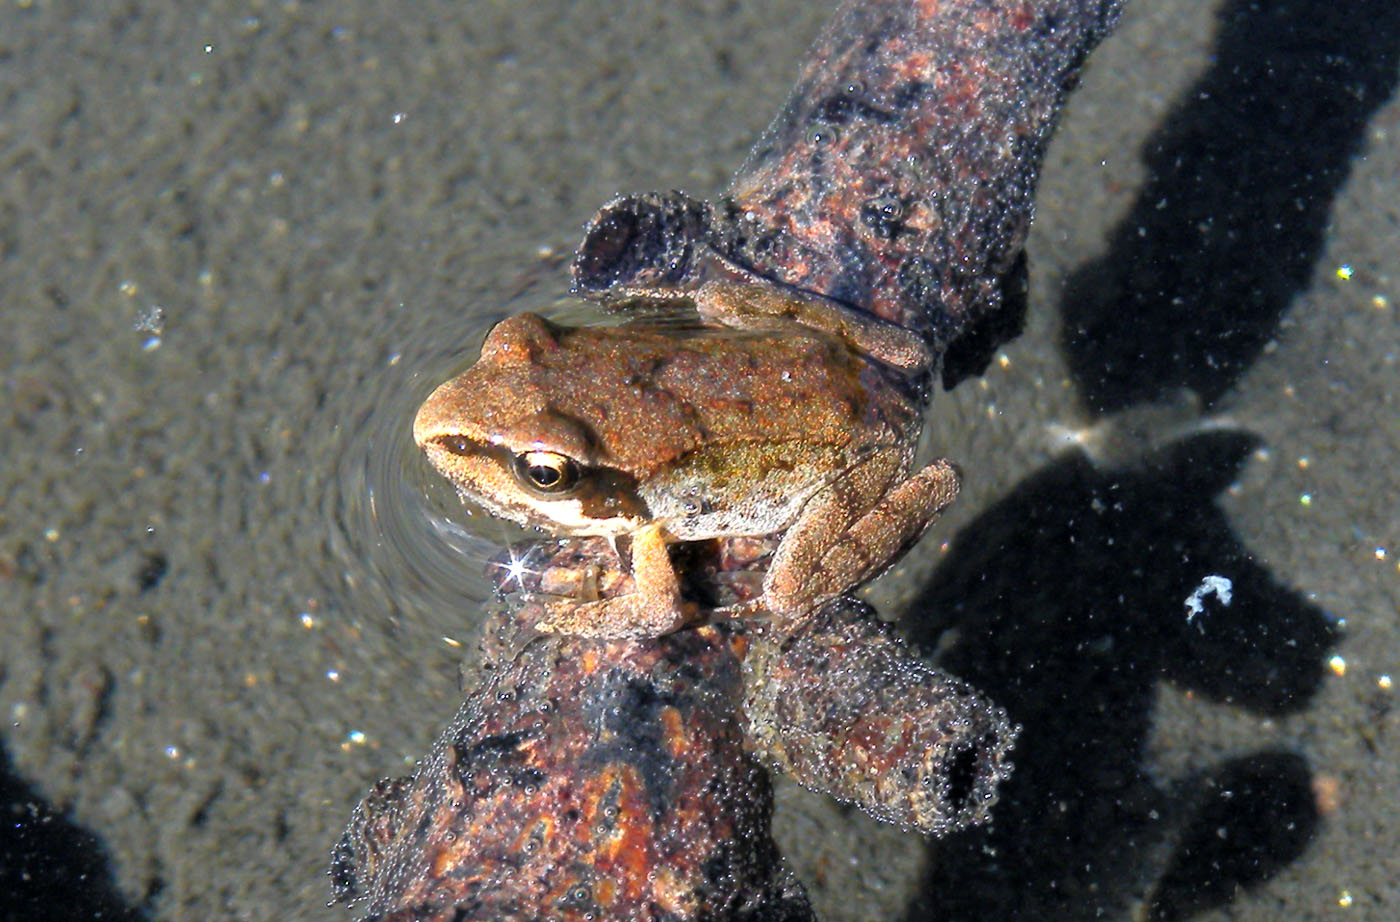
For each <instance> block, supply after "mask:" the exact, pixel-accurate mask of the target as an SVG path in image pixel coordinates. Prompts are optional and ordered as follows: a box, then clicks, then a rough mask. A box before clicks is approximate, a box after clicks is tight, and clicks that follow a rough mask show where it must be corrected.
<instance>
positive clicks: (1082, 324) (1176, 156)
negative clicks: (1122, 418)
mask: <svg viewBox="0 0 1400 922" xmlns="http://www.w3.org/2000/svg"><path fill="white" fill-rule="evenodd" d="M1397 50H1400V3H1396V2H1395V0H1356V2H1350V3H1337V2H1332V0H1234V2H1231V3H1229V4H1227V5H1226V7H1225V9H1224V10H1223V11H1222V13H1221V15H1220V35H1219V38H1218V41H1217V45H1216V48H1215V53H1214V61H1215V63H1214V66H1213V67H1212V68H1211V69H1210V70H1209V71H1208V72H1207V73H1206V75H1205V76H1204V77H1203V78H1202V79H1201V80H1200V82H1198V83H1197V84H1196V85H1195V86H1194V87H1192V89H1191V91H1190V93H1189V94H1188V95H1187V96H1186V97H1185V99H1184V100H1183V101H1182V102H1181V103H1179V104H1178V106H1177V108H1176V109H1175V111H1174V112H1173V113H1172V114H1171V115H1170V116H1169V117H1168V119H1167V121H1166V123H1165V125H1164V126H1163V128H1162V129H1161V131H1160V132H1159V133H1158V134H1157V136H1156V137H1155V138H1154V139H1153V140H1152V141H1151V142H1150V143H1149V145H1148V147H1147V150H1146V152H1145V154H1144V158H1145V160H1146V163H1147V166H1148V167H1149V169H1150V179H1149V180H1148V182H1147V185H1146V187H1145V188H1144V189H1143V192H1142V194H1141V196H1140V197H1139V199H1138V201H1137V203H1136V205H1135V206H1134V207H1133V209H1132V211H1131V212H1130V214H1129V215H1128V217H1127V218H1126V219H1125V220H1124V221H1123V222H1122V224H1120V225H1119V226H1118V228H1117V229H1116V230H1115V231H1114V232H1113V233H1112V235H1111V237H1110V246H1109V251H1108V254H1107V255H1106V256H1105V257H1104V259H1103V260H1101V261H1099V262H1097V263H1094V264H1092V265H1090V266H1088V267H1086V268H1084V269H1082V270H1080V271H1079V272H1077V273H1076V274H1075V275H1074V277H1073V278H1072V279H1071V281H1070V282H1069V284H1068V286H1067V289H1066V292H1065V295H1064V299H1063V302H1062V307H1061V310H1062V315H1063V319H1064V327H1063V334H1062V335H1063V338H1064V342H1065V347H1066V350H1067V352H1068V359H1069V363H1070V366H1071V369H1072V371H1073V373H1074V376H1075V378H1076V380H1077V382H1078V384H1079V389H1080V393H1081V394H1082V395H1083V399H1084V401H1085V403H1086V404H1087V406H1088V407H1089V408H1090V409H1091V410H1093V411H1094V412H1108V411H1112V410H1116V409H1121V408H1123V407H1126V406H1129V405H1132V404H1135V403H1139V402H1143V401H1150V400H1154V399H1157V398H1159V397H1161V396H1162V395H1164V394H1166V393H1169V392H1171V391H1173V390H1176V389H1179V388H1181V387H1187V388H1190V389H1192V390H1194V391H1195V392H1196V393H1197V394H1199V395H1200V396H1201V397H1202V398H1203V400H1204V401H1205V403H1206V405H1207V406H1209V405H1210V404H1211V403H1212V402H1213V401H1215V400H1217V399H1218V398H1219V397H1220V396H1221V395H1222V394H1223V393H1225V391H1227V390H1228V389H1229V388H1230V387H1232V386H1233V385H1234V383H1235V382H1236V381H1237V380H1238V378H1239V376H1240V374H1241V373H1242V372H1243V371H1244V370H1245V369H1246V368H1247V367H1248V366H1249V365H1250V364H1251V363H1252V362H1253V361H1254V360H1255V358H1256V357H1257V356H1258V354H1259V352H1260V350H1261V349H1263V348H1264V346H1265V345H1266V344H1267V343H1268V342H1269V341H1270V340H1271V339H1272V338H1273V337H1274V335H1275V333H1276V331H1277V329H1278V325H1279V320H1280V318H1281V317H1282V315H1283V313H1284V311H1285V310H1287V309H1288V307H1289V305H1290V303H1291V302H1292V300H1293V299H1294V297H1295V296H1296V295H1297V294H1298V293H1299V292H1300V291H1302V290H1303V288H1304V287H1305V286H1306V285H1307V283H1308V280H1309V277H1310V275H1311V273H1312V271H1313V267H1314V264H1315V263H1316V261H1317V259H1318V257H1319V255H1320V254H1321V251H1322V244H1323V234H1324V231H1325V229H1326V225H1327V221H1328V215H1329V210H1330V208H1331V205H1332V201H1333V198H1334V196H1335V195H1336V193H1337V190H1338V189H1339V188H1340V187H1341V185H1342V183H1343V182H1344V181H1345V180H1346V178H1347V175H1348V173H1349V171H1350V168H1351V161H1352V158H1353V157H1355V156H1356V154H1357V153H1358V151H1359V150H1360V149H1361V146H1362V143H1363V141H1364V136H1365V131H1366V125H1367V121H1368V119H1369V118H1370V117H1371V115H1372V114H1373V113H1374V112H1375V111H1376V109H1378V108H1379V107H1380V106H1381V105H1383V104H1384V103H1385V102H1386V101H1387V100H1388V99H1389V98H1390V96H1391V95H1392V93H1394V91H1395V88H1396V83H1397V80H1400V59H1398V57H1397Z"/></svg>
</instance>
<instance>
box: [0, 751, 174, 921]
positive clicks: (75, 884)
mask: <svg viewBox="0 0 1400 922" xmlns="http://www.w3.org/2000/svg"><path fill="white" fill-rule="evenodd" d="M0 816H3V819H4V823H3V826H0V919H53V920H65V919H72V920H75V922H76V920H80V919H81V920H107V922H143V920H146V919H147V918H148V916H147V914H146V912H145V911H144V910H143V909H142V908H140V907H133V906H129V905H127V904H126V903H125V902H124V901H123V900H122V898H121V895H120V894H119V893H118V892H117V889H116V885H115V884H114V883H113V875H112V869H111V865H110V862H109V859H108V856H107V852H106V849H105V847H104V845H103V843H102V842H101V840H99V839H98V838H97V837H96V836H94V835H93V834H92V833H91V832H88V831H87V830H86V829H83V828H82V827H80V826H78V825H77V824H75V823H74V822H73V821H72V820H70V819H69V818H68V817H66V816H64V815H62V814H61V813H60V812H58V811H56V810H55V809H54V808H53V807H52V806H51V805H50V804H49V803H48V802H47V801H46V800H44V799H43V798H42V797H41V796H40V795H39V794H38V793H37V792H36V791H35V790H34V789H33V788H32V787H31V786H30V785H29V783H28V782H26V781H25V780H24V779H23V778H21V777H19V775H17V774H16V773H15V771H14V768H13V767H12V766H11V765H10V759H9V755H8V753H6V751H5V747H4V744H3V741H0Z"/></svg>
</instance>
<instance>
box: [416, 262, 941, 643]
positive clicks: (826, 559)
mask: <svg viewBox="0 0 1400 922" xmlns="http://www.w3.org/2000/svg"><path fill="white" fill-rule="evenodd" d="M686 303H687V304H688V305H689V306H690V307H691V308H693V310H692V313H691V315H690V316H689V317H688V318H684V317H683V318H681V319H679V320H678V319H676V317H675V316H669V315H668V316H666V317H663V318H651V319H642V320H634V321H633V322H630V323H627V324H624V325H622V326H584V327H564V326H558V325H555V324H552V323H550V322H548V321H546V320H544V319H543V318H541V317H539V316H536V315H533V314H521V315H518V316H515V317H511V318H509V319H507V320H504V321H502V322H501V323H500V324H498V325H497V326H496V327H495V328H494V329H493V330H492V331H491V332H490V334H489V335H488V336H487V338H486V342H485V344H484V345H483V346H482V351H481V357H480V359H479V360H478V361H477V362H476V364H474V365H473V366H472V367H470V368H469V369H467V370H466V371H465V372H464V373H462V374H461V375H459V376H458V377H456V378H453V379H452V380H450V381H448V382H447V383H446V384H443V385H442V386H441V387H439V388H438V389H437V390H436V391H435V392H434V393H433V394H432V396H430V397H429V398H428V400H427V401H426V402H425V403H424V404H423V406H422V408H421V409H419V411H418V416H417V419H416V420H415V422H414V427H413V433H414V438H415V440H416V441H417V442H418V444H419V445H420V446H421V447H422V448H423V450H424V451H425V452H426V454H427V456H428V459H429V461H430V462H431V463H432V465H433V466H434V467H435V468H437V470H438V471H440V472H441V473H442V474H443V475H444V476H446V477H447V478H448V479H449V480H450V481H451V482H452V483H453V484H455V485H456V487H457V488H458V490H459V492H460V493H461V494H462V496H463V497H464V498H465V499H467V500H469V501H472V502H475V503H478V504H480V505H481V506H483V507H485V508H486V509H487V510H489V511H490V512H492V513H494V514H496V515H499V516H502V517H504V518H508V519H511V520H514V521H516V522H519V523H521V524H523V525H527V526H534V527H538V528H540V529H542V530H545V531H548V532H550V533H553V534H555V535H560V536H605V537H608V538H611V539H613V540H614V541H615V542H617V543H618V546H619V549H620V550H622V551H623V552H624V554H625V556H626V557H627V559H629V560H630V566H631V569H632V575H633V577H634V580H635V584H636V588H635V591H634V592H631V593H628V594H626V595H622V596H619V597H616V598H608V599H594V600H576V599H560V600H558V601H556V602H555V603H553V604H551V605H550V606H548V607H547V608H546V611H547V612H548V615H547V617H546V618H545V619H543V620H542V621H541V622H540V624H539V625H537V627H538V628H539V629H540V630H542V631H549V632H563V633H572V634H580V635H587V636H594V637H627V636H656V635H660V634H664V633H667V632H669V631H672V630H675V629H677V628H679V627H681V626H682V625H683V624H685V623H686V622H687V621H690V620H693V619H694V617H695V614H696V613H695V612H694V610H693V606H688V605H686V604H683V603H682V601H681V597H680V591H679V588H678V580H677V576H676V571H675V569H674V567H673V566H672V563H671V559H670V556H669V553H668V550H667V545H668V544H671V543H674V542H689V541H701V540H707V539H712V538H727V537H736V536H749V535H755V536H756V535H770V534H775V533H776V534H780V535H781V537H780V540H779V541H778V544H777V548H776V550H775V551H774V554H773V557H772V560H771V562H770V564H769V566H768V569H767V572H766V574H765V576H764V579H763V592H762V594H761V596H760V597H759V598H758V599H755V600H753V601H751V602H748V603H744V604H742V605H738V606H731V607H729V608H727V609H722V610H721V615H723V616H769V617H774V618H777V619H779V620H781V621H792V620H794V619H800V618H801V617H802V616H804V615H806V614H807V613H809V612H810V611H812V610H813V609H814V608H816V607H817V606H818V605H819V604H820V603H822V602H824V601H826V600H828V599H831V598H834V597H835V596H838V595H840V594H842V593H844V592H846V591H847V590H849V589H851V588H853V587H855V586H857V585H859V584H861V583H863V582H865V581H866V580H868V579H870V578H871V577H873V576H874V575H876V574H877V573H878V572H880V571H881V570H883V569H884V568H885V567H886V566H888V565H889V564H890V563H891V562H892V561H893V560H894V559H895V558H896V557H898V555H899V554H900V553H901V552H902V551H903V550H904V549H905V548H907V547H908V546H909V545H910V544H911V543H912V542H913V541H914V540H915V539H916V538H917V537H918V536H919V535H920V534H921V533H922V531H923V530H924V528H925V527H927V526H928V524H929V523H930V522H932V521H933V519H934V518H935V517H936V516H937V515H938V513H939V511H940V510H941V509H943V508H944V507H945V506H946V505H947V504H948V503H949V502H951V501H952V499H953V497H954V496H955V495H956V493H957V488H958V479H957V474H956V473H955V471H954V470H953V468H952V466H951V465H950V464H948V463H947V462H946V461H941V460H940V461H936V462H934V463H932V464H930V465H929V466H927V467H925V468H923V469H922V470H919V471H917V472H914V473H913V474H912V475H911V473H910V469H911V466H912V463H913V455H914V443H915V441H916V440H917V438H918V431H919V426H920V422H921V414H920V409H919V407H920V404H919V400H918V398H917V395H916V392H915V390H914V389H912V388H911V387H910V385H909V381H908V379H907V374H906V373H916V372H918V371H920V370H922V369H923V368H924V367H925V366H926V363H927V353H926V352H925V351H924V349H923V346H922V343H921V341H920V340H919V339H918V338H917V337H916V336H914V335H913V334H908V333H905V331H903V330H900V329H899V328H897V327H894V326H892V325H888V324H884V323H882V322H879V321H876V320H873V319H872V318H869V317H863V316H859V315H856V314H854V313H852V312H844V311H843V310H842V309H841V308H840V307H839V306H838V305H834V304H831V303H829V302H826V301H824V300H823V299H820V298H816V297H808V296H804V295H799V294H792V295H789V294H786V293H784V292H782V291H781V290H779V289H777V288H776V287H771V286H759V285H749V284H742V283H736V282H709V283H706V284H704V285H702V286H701V287H700V288H699V289H698V290H697V291H695V292H694V293H693V295H692V296H691V297H690V298H688V299H687V300H686ZM794 318H796V319H794ZM799 321H800V322H799ZM901 368H902V369H903V371H901Z"/></svg>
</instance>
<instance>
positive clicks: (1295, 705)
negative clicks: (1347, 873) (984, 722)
mask: <svg viewBox="0 0 1400 922" xmlns="http://www.w3.org/2000/svg"><path fill="white" fill-rule="evenodd" d="M1255 444H1256V443H1255V440H1254V439H1253V438H1252V437H1251V436H1248V435H1246V434H1243V433H1239V432H1227V431H1210V432H1204V433H1200V434H1197V435H1194V436H1191V437H1188V438H1186V439H1183V440H1182V441H1180V442H1178V443H1176V444H1173V445H1171V446H1169V447H1168V448H1166V449H1164V450H1162V451H1160V452H1158V453H1157V454H1155V455H1152V456H1149V457H1148V458H1146V459H1144V461H1143V463H1142V465H1141V466H1139V467H1136V468H1133V469H1131V470H1117V471H1104V470H1100V469H1097V468H1095V467H1094V466H1093V465H1092V464H1090V463H1089V461H1088V460H1087V459H1085V458H1084V457H1083V456H1081V455H1079V454H1077V453H1076V454H1072V455H1069V456H1067V457H1065V458H1063V459H1062V460H1060V461H1058V462H1057V463H1054V464H1052V465H1051V466H1049V467H1047V468H1046V469H1044V470H1042V471H1041V472H1039V473H1038V474H1036V475H1035V476H1033V477H1031V478H1030V479H1028V480H1026V481H1025V482H1023V483H1022V484H1021V485H1020V486H1019V487H1017V488H1016V489H1015V490H1014V491H1013V492H1012V493H1011V494H1010V495H1008V496H1007V497H1006V498H1004V499H1003V500H1002V501H1001V502H999V503H997V504H996V505H995V506H993V507H991V508H990V509H988V510H987V511H986V512H985V513H984V514H983V515H982V516H980V517H979V518H978V519H977V520H976V521H975V522H974V523H973V524H972V525H970V526H969V527H967V528H966V529H964V530H963V531H961V532H960V533H959V534H958V535H957V537H956V538H955V540H954V542H953V544H952V547H951V549H950V551H949V553H948V555H947V556H946V558H945V559H944V561H943V562H942V564H941V565H940V566H939V568H938V571H937V572H936V573H935V575H934V577H933V579H932V580H931V582H930V585H929V586H928V587H927V589H926V592H925V594H924V596H923V598H922V599H921V602H920V608H919V609H918V610H916V611H914V612H912V613H911V614H910V616H909V617H908V618H907V619H906V622H905V623H906V624H909V625H911V633H912V634H913V635H914V639H916V640H918V641H920V642H922V643H924V644H927V645H934V644H936V643H938V642H939V641H943V642H944V643H945V644H946V646H947V649H946V650H945V656H944V657H943V664H944V665H946V666H947V667H948V668H950V669H951V670H952V671H953V672H955V673H957V674H958V675H960V676H962V677H963V678H965V679H967V680H968V681H970V682H972V683H973V684H974V685H975V686H977V687H978V688H979V689H981V690H982V691H984V692H986V693H987V694H988V695H989V696H990V697H992V698H993V700H996V701H998V702H999V703H1001V704H1003V705H1004V706H1006V707H1007V709H1008V710H1009V711H1010V712H1011V716H1012V719H1013V720H1015V721H1016V722H1018V723H1020V724H1021V725H1022V726H1023V727H1024V730H1023V732H1022V736H1021V738H1020V740H1019V741H1018V743H1017V745H1016V750H1015V752H1014V753H1013V756H1012V758H1013V761H1014V762H1015V765H1016V770H1015V774H1014V775H1013V776H1012V778H1011V781H1010V783H1009V784H1007V785H1005V786H1004V788H1003V799H1002V801H1001V803H999V804H998V805H997V807H996V811H995V817H994V823H993V827H992V828H991V829H990V830H977V831H973V832H971V833H968V834H965V835H962V836H958V837H954V838H952V839H949V840H945V841H943V842H939V843H932V844H931V846H930V847H931V852H932V854H931V857H930V870H929V871H928V872H927V876H926V880H925V882H924V885H923V887H922V889H921V892H922V893H923V894H924V896H923V898H922V899H921V900H920V901H918V902H917V903H916V904H915V905H912V906H910V908H909V911H908V914H907V916H906V918H907V919H909V920H911V922H912V920H916V919H917V920H942V919H947V920H953V919H956V920H960V922H978V920H986V922H992V920H996V922H1007V920H1019V919H1024V920H1037V922H1047V920H1086V922H1087V920H1090V919H1096V918H1101V917H1114V918H1116V917H1121V916H1122V913H1123V911H1124V908H1125V907H1126V906H1128V905H1130V904H1131V903H1132V902H1134V901H1136V900H1142V899H1145V898H1146V895H1147V894H1149V893H1150V892H1151V891H1152V889H1153V888H1154V886H1156V884H1157V882H1158V879H1159V878H1160V877H1161V875H1162V871H1163V867H1164V863H1163V861H1162V860H1160V859H1161V857H1163V852H1164V849H1166V848H1167V843H1168V842H1169V840H1170V839H1171V837H1172V836H1173V835H1175V830H1176V829H1178V828H1179V823H1176V824H1174V823H1173V822H1171V818H1173V817H1176V818H1180V817H1183V816H1185V815H1187V814H1189V813H1190V812H1191V809H1192V806H1193V804H1194V802H1195V800H1196V799H1198V798H1193V797H1192V796H1191V795H1189V794H1188V793H1186V792H1179V791H1174V790H1168V789H1164V788H1162V787H1160V786H1159V785H1158V784H1157V783H1156V782H1155V781H1154V779H1153V778H1151V777H1149V776H1148V774H1147V773H1146V772H1145V770H1144V767H1143V751H1144V747H1145V745H1146V742H1147V739H1148V734H1149V732H1150V730H1151V719H1152V706H1153V702H1154V700H1155V697H1156V695H1157V683H1158V682H1161V681H1167V682H1171V683H1173V684H1175V685H1176V686H1178V687H1180V688H1183V689H1186V690H1189V691H1190V692H1191V693H1193V694H1195V695H1197V696H1200V697H1204V698H1209V699H1211V700H1214V701H1220V702H1228V703H1231V704H1233V705H1234V706H1237V707H1242V708H1247V709H1249V710H1251V711H1254V712H1257V713H1264V714H1273V715H1280V714H1287V713H1291V712H1295V711H1297V710H1299V709H1301V708H1303V707H1305V706H1306V704H1307V703H1308V701H1309V700H1310V699H1311V698H1312V696H1313V695H1314V694H1315V693H1316V691H1317V689H1318V687H1319V685H1320V684H1321V682H1322V679H1323V677H1324V674H1325V672H1326V670H1325V666H1324V661H1325V659H1326V657H1327V656H1328V655H1329V651H1330V650H1331V649H1332V648H1333V647H1334V646H1335V645H1336V643H1337V642H1338V639H1339V638H1338V636H1337V634H1336V632H1335V629H1334V628H1333V627H1332V625H1331V622H1330V620H1329V619H1328V618H1327V617H1326V615H1325V614H1324V613H1323V612H1322V611H1321V610H1319V609H1318V608H1317V607H1316V606H1314V605H1312V604H1311V603H1309V602H1308V601H1307V600H1306V599H1304V598H1303V597H1302V596H1301V595H1300V594H1299V593H1297V592H1296V591H1294V590H1292V589H1290V588H1288V587H1287V586H1285V585H1282V584H1280V583H1279V582H1278V581H1277V580H1275V579H1274V578H1273V577H1272V576H1271V575H1270V574H1269V573H1268V572H1266V571H1265V570H1263V569H1262V568H1260V567H1259V565H1258V564H1256V563H1254V562H1253V560H1252V558H1251V555H1250V554H1249V552H1248V550H1247V549H1246V548H1245V547H1243V546H1242V545H1241V544H1240V543H1239V541H1238V539H1236V538H1235V536H1234V534H1233V533H1232V531H1231V529H1230V527H1229V524H1228V522H1227V521H1226V519H1225V516H1224V514H1223V513H1222V512H1221V511H1220V510H1219V508H1218V507H1217V506H1216V505H1215V503H1214V497H1215V496H1216V494H1217V493H1219V492H1220V491H1221V490H1223V489H1225V488H1226V487H1227V486H1228V485H1229V484H1230V483H1231V482H1232V481H1233V480H1235V479H1236V477H1237V476H1238V473H1239V469H1240V467H1241V465H1242V464H1243V463H1244V462H1245V460H1246V459H1247V458H1248V457H1249V456H1250V454H1251V452H1252V451H1253V449H1254V447H1255ZM1207 576H1222V577H1225V578H1227V579H1228V580H1230V582H1231V587H1232V593H1231V601H1230V603H1229V604H1228V605H1223V604H1221V603H1220V600H1219V599H1218V597H1213V596H1212V597H1207V598H1205V599H1204V600H1203V604H1202V611H1201V612H1200V613H1199V614H1196V615H1192V616H1191V617H1190V618H1188V609H1187V606H1186V600H1187V599H1188V598H1189V597H1191V596H1192V594H1193V592H1194V591H1195V590H1196V589H1197V588H1198V587H1199V586H1200V585H1201V584H1202V581H1203V580H1204V578H1205V577H1207ZM950 638H951V642H949V639H950ZM1298 765H1299V766H1301V761H1299V763H1298ZM1299 770H1300V771H1301V772H1302V774H1303V775H1306V769H1305V768H1301V767H1300V769H1299ZM1294 774H1297V773H1296V772H1295V773H1294ZM1290 777H1291V776H1290ZM1293 787H1298V785H1293ZM1302 787H1303V788H1306V783H1303V784H1302ZM1310 835H1311V827H1310V826H1309V827H1307V828H1306V829H1305V830H1304V832H1303V833H1302V834H1301V836H1302V837H1301V839H1297V840H1292V841H1289V842H1287V843H1275V842H1271V841H1270V840H1268V839H1267V838H1260V837H1240V838H1238V839H1234V840H1231V841H1227V842H1224V843H1221V845H1220V848H1222V849H1224V850H1226V851H1231V850H1233V849H1236V848H1239V849H1243V850H1244V852H1243V853H1242V856H1241V860H1248V861H1252V862H1256V863H1258V864H1259V866H1261V867H1266V866H1269V863H1270V861H1273V862H1274V863H1281V862H1284V861H1288V860H1292V858H1294V857H1296V855H1297V853H1298V852H1299V851H1301V848H1302V843H1303V842H1304V841H1306V839H1307V838H1308V837H1310ZM1189 838H1190V836H1189V835H1188V839H1189ZM1275 846H1277V847H1278V849H1279V851H1277V852H1270V851H1269V849H1271V848H1273V847H1275ZM1261 852H1268V853H1267V854H1263V853H1261ZM1220 859H1221V856H1219V855H1215V856H1212V860H1220ZM1178 866H1179V867H1182V868H1185V870H1184V871H1182V872H1181V874H1180V875H1179V878H1180V879H1181V880H1182V881H1194V880H1195V878H1194V877H1193V876H1192V874H1193V873H1194V872H1193V871H1192V870H1191V869H1192V868H1195V867H1196V865H1195V864H1193V863H1192V862H1191V861H1190V860H1188V859H1187V858H1185V857H1183V856H1178V860H1177V862H1176V865H1173V867H1178ZM1163 886H1164V887H1165V886H1166V883H1164V884H1163ZM1174 886H1175V884H1173V887H1174ZM1163 892H1164V893H1165V892H1167V891H1166V890H1164V891H1163ZM1171 892H1173V893H1176V892H1177V890H1175V889H1174V890H1172V891H1171ZM1164 905H1165V904H1164ZM1171 905H1172V906H1173V907H1178V906H1186V905H1188V903H1187V901H1186V900H1185V899H1184V898H1182V899H1177V898H1174V902H1172V903H1171ZM1172 918H1179V916H1173V917H1172Z"/></svg>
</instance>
